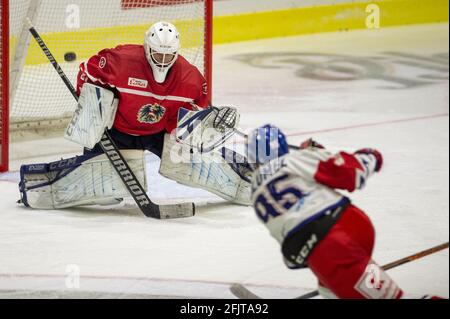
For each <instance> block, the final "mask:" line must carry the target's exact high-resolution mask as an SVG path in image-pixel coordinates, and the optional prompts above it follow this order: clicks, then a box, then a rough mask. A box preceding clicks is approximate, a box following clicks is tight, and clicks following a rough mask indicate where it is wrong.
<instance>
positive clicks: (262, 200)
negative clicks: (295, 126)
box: [252, 148, 377, 244]
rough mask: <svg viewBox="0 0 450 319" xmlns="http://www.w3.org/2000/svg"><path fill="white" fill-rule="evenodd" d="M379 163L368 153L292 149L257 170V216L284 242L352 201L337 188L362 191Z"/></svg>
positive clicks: (255, 183)
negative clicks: (288, 237)
mask: <svg viewBox="0 0 450 319" xmlns="http://www.w3.org/2000/svg"><path fill="white" fill-rule="evenodd" d="M376 164H377V159H376V158H375V156H373V155H368V154H349V153H345V152H340V153H338V154H332V153H330V152H329V151H327V150H324V149H318V148H315V149H307V150H302V151H292V152H291V153H289V154H287V155H285V156H284V157H282V158H280V159H278V160H274V161H272V162H270V163H268V164H266V165H264V166H261V167H259V169H258V170H256V171H255V172H254V175H253V185H252V202H253V203H254V208H255V211H256V214H257V216H258V217H259V219H260V220H261V221H262V222H263V223H264V224H265V225H266V227H267V228H268V229H269V231H270V233H271V235H272V236H273V237H274V238H275V239H276V240H277V241H278V242H279V243H280V244H282V243H283V240H284V239H285V238H286V237H287V236H288V235H290V234H292V233H293V232H296V231H299V230H301V228H302V227H304V226H305V225H307V224H308V223H310V222H312V221H314V220H316V219H317V218H320V217H322V216H324V215H325V214H326V213H327V212H329V211H330V210H332V209H334V208H337V207H339V206H341V205H343V204H345V203H348V201H349V199H348V198H347V197H345V196H344V195H342V194H341V193H339V192H338V191H336V190H335V189H343V190H347V191H350V192H353V191H354V190H355V189H361V188H362V187H364V185H365V183H366V180H367V178H368V177H369V176H370V175H371V174H372V173H374V171H375V167H376ZM274 172H275V173H274ZM268 173H269V174H268Z"/></svg>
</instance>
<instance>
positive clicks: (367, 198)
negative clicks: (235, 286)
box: [0, 24, 449, 298]
mask: <svg viewBox="0 0 450 319" xmlns="http://www.w3.org/2000/svg"><path fill="white" fill-rule="evenodd" d="M448 34H449V33H448V24H436V25H423V26H409V27H399V28H386V29H381V30H377V31H354V32H349V33H331V34H322V35H313V36H303V37H290V38H281V39H273V40H261V41H254V42H246V43H237V44H229V45H223V46H216V47H215V57H214V97H215V98H214V101H215V103H216V104H218V105H220V104H232V105H237V106H238V107H239V109H240V111H241V112H242V125H241V126H242V127H243V128H244V129H249V128H251V127H254V126H255V125H260V124H265V123H267V122H272V123H274V124H277V125H278V126H280V127H281V128H283V129H284V130H285V132H286V133H287V134H288V135H289V136H290V142H291V143H298V142H300V141H302V140H303V139H305V138H308V137H310V136H313V137H314V138H315V139H317V140H318V141H320V142H321V143H323V144H325V145H327V146H329V147H330V148H331V149H341V148H344V149H348V150H354V149H357V148H359V147H365V146H370V147H377V148H379V149H380V150H381V151H382V152H383V153H384V155H385V168H384V171H383V172H382V174H380V175H379V176H375V177H374V178H372V179H371V180H370V181H369V184H368V186H367V188H366V189H365V190H364V191H362V192H359V193H355V194H353V195H352V198H353V200H354V202H355V204H357V205H358V206H359V207H361V208H362V209H363V210H365V211H366V212H367V214H368V215H369V216H370V217H371V219H372V221H373V223H374V225H375V227H376V230H377V239H376V247H375V254H374V259H375V260H376V261H377V262H378V263H380V264H384V263H388V262H390V261H393V260H396V259H399V258H402V257H404V256H407V255H410V254H413V253H415V252H418V251H420V250H423V249H426V248H429V247H431V246H434V245H437V244H440V243H442V242H446V241H448V239H449V155H448V153H449V149H448V148H449V121H448V111H449V104H448V98H449V96H448V88H449V81H448ZM51 143H52V144H53V145H52V147H53V148H54V149H58V144H61V145H64V143H65V142H63V141H61V140H59V139H56V140H51ZM13 147H17V146H13ZM56 158H57V157H55V156H50V157H43V158H35V159H32V158H28V159H27V160H26V162H28V163H31V162H35V161H37V162H41V161H48V160H54V159H56ZM22 162H23V160H22V161H20V160H17V161H15V162H13V163H12V167H13V170H14V169H16V170H17V168H18V167H19V165H20V164H21V163H22ZM148 162H149V168H150V169H149V184H150V189H149V192H150V195H151V197H152V198H154V199H155V200H156V201H159V202H170V201H180V200H186V199H194V200H195V201H196V202H198V203H199V211H198V213H197V215H196V216H195V217H193V218H189V219H184V220H165V221H158V220H153V219H146V218H145V217H143V216H142V215H141V214H140V213H139V211H138V210H137V208H136V207H135V206H134V205H133V204H132V202H131V201H127V202H126V203H125V204H123V205H121V206H120V207H116V208H114V209H111V208H77V209H68V210H63V211H33V210H28V209H25V208H21V207H17V205H16V204H15V200H17V199H18V197H19V194H18V190H17V185H16V184H17V179H18V174H17V173H14V172H12V173H8V174H4V175H0V191H1V194H0V198H1V200H0V298H9V297H24V296H25V297H43V298H53V297H68V298H69V297H90V298H104V297H111V298H116V297H120V298H132V297H139V298H161V297H172V298H205V297H212V298H231V297H232V295H231V294H230V292H229V290H228V287H229V284H230V283H233V282H239V283H244V284H247V285H248V287H249V288H252V289H253V290H254V291H255V292H258V293H260V294H261V295H262V296H264V297H273V298H291V297H295V296H298V295H301V294H303V293H305V292H308V291H310V290H312V289H315V288H316V281H315V279H314V276H313V275H312V274H311V273H310V272H309V271H308V270H298V271H290V270H288V269H286V268H285V267H284V265H283V263H282V259H281V255H280V252H279V247H278V246H277V244H276V242H275V241H274V240H273V239H272V238H271V237H270V236H269V234H268V231H267V230H266V229H265V228H264V226H263V225H262V224H260V223H259V221H258V220H257V218H256V216H255V215H254V213H253V212H252V209H251V208H245V207H239V206H232V205H228V204H226V203H223V202H222V201H221V200H220V199H218V198H217V197H215V196H213V195H209V194H208V193H206V192H203V191H198V190H194V189H188V188H185V187H181V186H179V185H177V184H176V183H173V182H171V181H168V180H166V179H164V178H162V177H160V176H158V175H157V173H156V171H157V160H156V159H155V158H154V157H153V156H148ZM70 265H76V266H78V267H79V271H80V275H81V277H80V288H79V289H69V288H67V286H66V284H67V283H68V280H69V284H70V278H71V277H70V276H69V275H70V274H71V270H73V268H71V266H70ZM390 274H391V275H392V277H393V278H394V279H395V280H396V281H397V282H398V284H399V285H400V286H401V287H403V288H404V290H406V291H407V292H409V293H415V294H425V293H434V294H440V295H442V296H445V297H448V296H449V256H448V250H446V251H443V252H440V253H436V254H434V255H432V256H430V257H426V258H424V259H421V260H417V261H414V262H411V263H409V264H406V265H402V266H400V267H398V268H396V269H393V270H391V271H390ZM69 286H70V285H69Z"/></svg>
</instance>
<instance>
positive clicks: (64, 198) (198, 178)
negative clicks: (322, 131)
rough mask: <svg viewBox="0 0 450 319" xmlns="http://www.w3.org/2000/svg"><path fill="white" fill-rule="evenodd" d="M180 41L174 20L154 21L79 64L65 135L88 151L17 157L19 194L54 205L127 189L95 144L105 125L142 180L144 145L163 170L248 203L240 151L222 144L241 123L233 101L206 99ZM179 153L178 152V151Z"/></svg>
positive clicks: (103, 199)
mask: <svg viewBox="0 0 450 319" xmlns="http://www.w3.org/2000/svg"><path fill="white" fill-rule="evenodd" d="M179 50H180V35H179V33H178V31H177V29H176V27H175V26H174V25H173V24H170V23H167V22H158V23H155V24H154V25H153V26H151V28H150V29H149V30H148V31H147V33H146V34H145V42H144V45H120V46H118V47H116V48H113V49H105V50H102V51H100V52H99V53H98V54H97V55H95V56H93V57H91V58H90V59H89V60H87V61H86V62H84V63H82V64H81V65H80V70H79V74H78V78H77V93H78V95H79V101H78V106H77V109H76V111H75V113H74V115H73V118H72V121H71V122H70V124H69V125H68V128H67V130H66V132H65V138H67V139H68V140H71V141H73V142H76V143H78V144H80V145H81V146H83V147H84V153H83V155H81V156H78V157H75V158H70V159H64V160H61V161H57V162H53V163H44V164H34V165H23V166H22V167H21V170H20V174H21V181H20V185H19V188H20V193H21V197H22V200H21V201H22V203H23V204H24V205H25V206H27V207H31V208H37V209H59V208H67V207H73V206H84V205H97V204H100V205H108V204H115V203H118V202H120V201H121V200H122V199H123V198H124V197H128V196H129V194H128V191H127V189H126V188H125V186H124V185H123V182H122V179H121V178H120V177H119V176H118V174H117V173H116V172H115V171H114V168H113V167H112V165H111V164H110V162H109V160H108V158H107V157H106V155H105V154H103V150H102V148H101V147H100V145H99V141H100V139H101V137H102V135H103V133H104V131H105V129H106V130H108V132H109V135H110V136H111V137H112V139H113V141H114V142H115V144H116V145H117V147H118V148H119V149H120V150H121V153H122V155H123V157H124V158H125V160H126V161H127V163H128V164H129V166H130V168H131V169H132V170H133V172H134V174H135V175H136V177H137V179H138V180H139V181H140V182H141V184H142V185H143V186H144V188H146V186H147V174H146V163H145V160H144V151H150V152H152V153H153V154H155V155H157V156H158V157H159V158H161V166H160V170H159V171H160V174H161V175H163V176H165V177H168V178H170V179H172V180H175V181H177V182H178V183H181V184H184V185H188V186H192V187H197V188H201V189H204V190H207V191H209V192H212V193H214V194H216V195H218V196H220V197H222V198H223V199H225V200H226V201H229V202H232V203H236V204H241V205H249V204H250V183H249V179H248V177H247V176H248V173H249V169H248V167H247V164H246V163H245V158H244V159H241V160H240V161H239V162H237V161H231V162H230V161H229V160H228V159H230V158H232V159H236V157H239V155H238V154H236V153H234V151H232V150H228V149H226V148H224V147H223V143H224V142H225V140H226V139H227V138H228V137H229V136H230V135H231V134H232V133H233V132H234V129H235V128H236V126H237V125H238V123H239V114H238V112H237V110H236V109H235V108H233V107H208V104H209V101H208V99H207V89H208V88H207V84H206V81H205V79H204V77H203V76H202V74H201V73H200V72H199V71H198V69H197V68H196V67H195V66H194V65H192V64H190V63H189V62H188V61H187V60H186V59H185V58H183V56H181V55H180V54H179ZM177 126H180V127H178V128H177ZM208 130H213V131H214V132H217V133H218V134H212V135H215V137H211V138H208V141H206V142H204V141H203V140H202V136H204V135H205V134H204V133H205V132H206V131H208ZM172 132H175V134H172V135H170V133H172ZM209 135H211V134H209ZM180 148H181V151H180ZM205 148H207V149H208V151H205ZM174 150H176V151H174ZM176 152H178V153H180V154H182V155H181V156H177V160H174V153H176Z"/></svg>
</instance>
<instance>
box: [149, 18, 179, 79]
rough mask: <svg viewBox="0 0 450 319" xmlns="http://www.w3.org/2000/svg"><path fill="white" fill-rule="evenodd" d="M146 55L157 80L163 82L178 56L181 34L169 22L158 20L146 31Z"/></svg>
mask: <svg viewBox="0 0 450 319" xmlns="http://www.w3.org/2000/svg"><path fill="white" fill-rule="evenodd" d="M144 47H145V55H146V57H147V60H148V63H149V64H150V66H151V68H152V71H153V76H154V78H155V81H156V82H158V83H163V82H164V81H165V80H166V77H167V73H168V72H169V70H170V68H171V67H172V66H173V65H174V63H175V61H176V60H177V58H178V51H179V50H180V35H179V33H178V30H177V28H176V27H175V26H174V25H173V24H171V23H169V22H163V21H162V22H157V23H155V24H154V25H152V26H151V27H150V29H149V30H148V31H147V32H146V33H145V43H144Z"/></svg>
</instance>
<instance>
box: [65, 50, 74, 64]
mask: <svg viewBox="0 0 450 319" xmlns="http://www.w3.org/2000/svg"><path fill="white" fill-rule="evenodd" d="M76 59H77V55H76V53H75V52H67V53H66V54H64V60H65V61H66V62H73V61H75V60H76Z"/></svg>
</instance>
